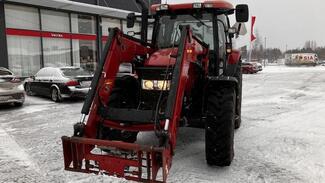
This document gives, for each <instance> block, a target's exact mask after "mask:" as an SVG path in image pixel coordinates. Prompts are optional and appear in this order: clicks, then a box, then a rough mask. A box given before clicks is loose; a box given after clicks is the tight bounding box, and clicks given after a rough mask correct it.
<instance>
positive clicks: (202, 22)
mask: <svg viewBox="0 0 325 183" xmlns="http://www.w3.org/2000/svg"><path fill="white" fill-rule="evenodd" d="M181 25H189V26H190V27H191V29H192V30H193V34H194V35H195V36H196V37H197V38H198V39H200V40H201V41H203V42H205V43H206V44H209V45H210V49H213V27H212V16H211V15H210V14H203V15H202V17H200V18H196V17H195V16H193V15H177V16H169V15H164V16H162V17H161V18H160V28H159V35H158V38H157V39H158V40H157V42H158V47H159V48H171V47H173V46H177V45H178V44H179V41H180V36H181V35H180V34H181V32H180V29H179V27H180V26H181Z"/></svg>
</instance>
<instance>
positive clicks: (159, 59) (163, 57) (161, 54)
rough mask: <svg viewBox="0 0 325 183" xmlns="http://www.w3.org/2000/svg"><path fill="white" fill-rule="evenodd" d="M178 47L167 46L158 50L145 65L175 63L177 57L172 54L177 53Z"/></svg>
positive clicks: (157, 65)
mask: <svg viewBox="0 0 325 183" xmlns="http://www.w3.org/2000/svg"><path fill="white" fill-rule="evenodd" d="M177 50H178V48H165V49H161V50H158V51H156V52H154V53H153V54H151V56H150V57H149V59H148V60H147V61H146V62H145V66H154V67H159V66H167V65H174V64H175V61H176V59H175V58H174V57H171V56H170V55H176V54H177Z"/></svg>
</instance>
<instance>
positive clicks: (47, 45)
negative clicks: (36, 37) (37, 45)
mask: <svg viewBox="0 0 325 183" xmlns="http://www.w3.org/2000/svg"><path fill="white" fill-rule="evenodd" d="M43 55H44V67H63V66H70V65H71V44H70V39H60V38H43Z"/></svg>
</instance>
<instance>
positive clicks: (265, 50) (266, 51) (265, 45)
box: [264, 36, 267, 67]
mask: <svg viewBox="0 0 325 183" xmlns="http://www.w3.org/2000/svg"><path fill="white" fill-rule="evenodd" d="M264 49H265V57H264V67H265V66H266V58H267V48H266V36H265V37H264Z"/></svg>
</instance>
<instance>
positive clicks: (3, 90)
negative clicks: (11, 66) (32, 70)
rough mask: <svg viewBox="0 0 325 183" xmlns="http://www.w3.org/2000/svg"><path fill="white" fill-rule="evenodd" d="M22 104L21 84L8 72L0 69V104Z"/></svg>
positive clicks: (22, 90) (22, 88) (23, 94)
mask: <svg viewBox="0 0 325 183" xmlns="http://www.w3.org/2000/svg"><path fill="white" fill-rule="evenodd" d="M24 102H25V92H24V86H23V82H22V81H21V80H20V79H19V78H17V77H16V76H15V75H14V74H13V72H11V71H10V70H8V69H6V68H3V67H0V104H14V105H15V106H22V105H23V104H24Z"/></svg>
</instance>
